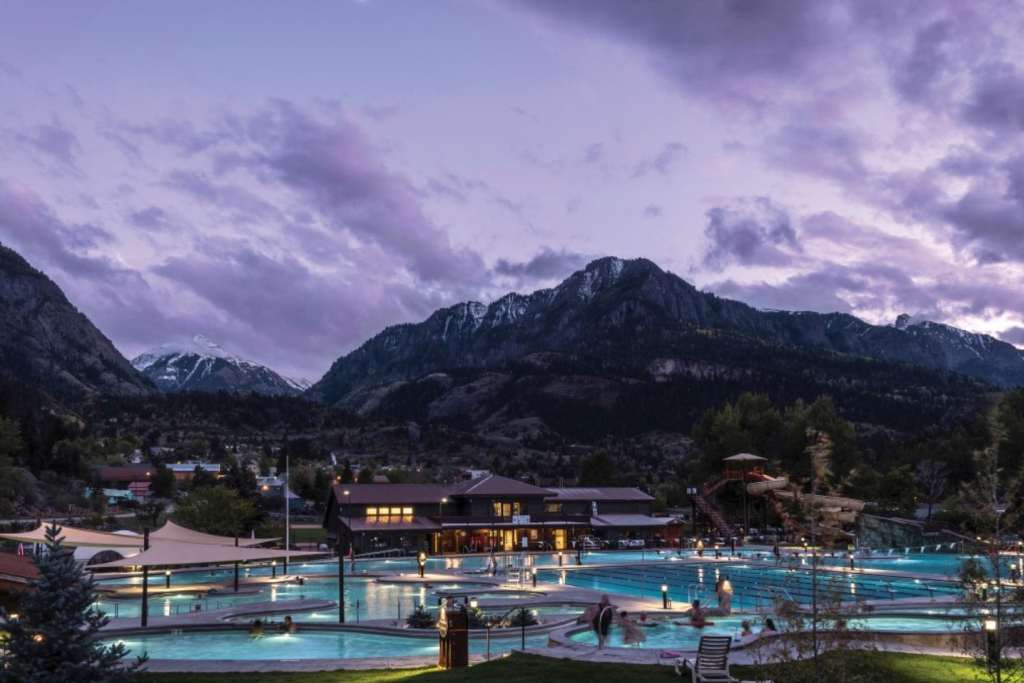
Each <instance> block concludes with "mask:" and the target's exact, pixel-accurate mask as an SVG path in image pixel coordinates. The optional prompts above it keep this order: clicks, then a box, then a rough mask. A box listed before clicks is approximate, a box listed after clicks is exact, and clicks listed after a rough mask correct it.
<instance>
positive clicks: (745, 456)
mask: <svg viewBox="0 0 1024 683" xmlns="http://www.w3.org/2000/svg"><path fill="white" fill-rule="evenodd" d="M722 460H724V461H725V462H765V461H766V460H768V458H762V457H761V456H760V455H754V454H753V453H737V454H736V455H730V456H729V457H728V458H722Z"/></svg>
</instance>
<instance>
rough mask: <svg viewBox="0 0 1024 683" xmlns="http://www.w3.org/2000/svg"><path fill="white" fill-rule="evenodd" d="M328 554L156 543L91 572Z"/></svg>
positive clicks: (97, 567) (174, 542) (291, 558)
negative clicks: (133, 554) (147, 548)
mask: <svg viewBox="0 0 1024 683" xmlns="http://www.w3.org/2000/svg"><path fill="white" fill-rule="evenodd" d="M325 554H327V553H322V552H320V553H316V552H313V553H310V552H297V551H294V550H292V551H287V550H271V549H269V548H241V547H239V548H236V547H234V546H233V545H232V546H227V545H213V544H206V543H180V542H178V541H159V542H157V543H155V544H154V545H151V546H150V547H149V550H146V551H143V552H141V553H139V554H138V555H135V556H134V557H126V558H124V559H122V560H114V561H113V562H104V563H103V564H96V565H93V566H91V567H90V569H123V568H125V567H181V566H185V565H200V564H226V563H233V562H258V561H260V560H283V559H285V558H288V559H290V560H296V559H304V558H308V557H314V556H318V555H325Z"/></svg>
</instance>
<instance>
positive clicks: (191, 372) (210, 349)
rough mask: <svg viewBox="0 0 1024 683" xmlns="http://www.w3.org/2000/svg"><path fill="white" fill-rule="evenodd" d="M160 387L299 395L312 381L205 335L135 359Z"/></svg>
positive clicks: (136, 367)
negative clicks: (250, 357)
mask: <svg viewBox="0 0 1024 683" xmlns="http://www.w3.org/2000/svg"><path fill="white" fill-rule="evenodd" d="M132 365H133V366H134V367H135V369H136V370H138V371H139V372H141V373H142V374H143V375H145V376H146V377H148V378H149V379H150V380H151V381H152V382H153V383H154V384H155V385H156V386H157V388H158V389H160V391H163V392H180V391H207V392H217V391H230V392H234V393H249V392H254V393H257V394H264V395H268V396H280V395H285V396H295V395H298V394H301V393H302V392H303V391H305V390H306V389H308V388H309V383H308V382H304V381H302V380H294V379H290V378H287V377H283V376H282V375H280V374H278V373H277V372H275V371H273V370H271V369H270V368H268V367H266V366H265V365H261V364H259V363H256V362H253V361H250V360H246V359H244V358H239V357H238V356H234V355H231V354H229V353H227V352H226V351H225V350H224V349H223V348H221V346H220V345H219V344H217V343H215V342H213V341H211V340H209V339H207V338H206V337H204V336H203V335H195V336H193V337H192V338H191V339H188V340H186V341H183V342H168V343H165V344H162V345H161V346H159V347H158V348H156V349H153V350H151V351H148V352H146V353H143V354H140V355H138V356H136V357H135V358H134V359H132Z"/></svg>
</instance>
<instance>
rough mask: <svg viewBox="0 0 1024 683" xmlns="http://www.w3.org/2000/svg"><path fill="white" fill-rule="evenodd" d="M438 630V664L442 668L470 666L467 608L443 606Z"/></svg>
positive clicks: (438, 621)
mask: <svg viewBox="0 0 1024 683" xmlns="http://www.w3.org/2000/svg"><path fill="white" fill-rule="evenodd" d="M437 632H438V645H439V648H438V650H439V651H438V657H437V665H438V666H439V667H441V668H442V669H454V668H456V667H460V666H469V615H468V614H467V613H466V610H465V609H460V608H458V607H442V608H441V618H440V619H438V620H437Z"/></svg>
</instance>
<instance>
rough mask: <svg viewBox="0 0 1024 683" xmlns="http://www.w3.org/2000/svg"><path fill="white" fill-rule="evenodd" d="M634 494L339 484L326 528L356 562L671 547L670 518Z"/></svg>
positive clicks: (487, 484)
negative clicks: (587, 540)
mask: <svg viewBox="0 0 1024 683" xmlns="http://www.w3.org/2000/svg"><path fill="white" fill-rule="evenodd" d="M653 504H654V498H652V497H651V496H649V495H648V494H646V493H644V492H643V491H640V490H639V489H636V488H630V487H617V486H613V487H573V488H543V487H540V486H534V485H532V484H527V483H525V482H522V481H518V480H516V479H509V478H508V477H501V476H498V475H493V474H492V475H487V476H484V477H479V478H477V479H470V480H466V481H462V482H459V483H457V484H452V485H447V486H446V485H442V484H335V485H334V486H332V488H331V495H330V498H329V499H328V503H327V511H326V513H325V516H324V527H325V528H326V529H327V530H328V535H329V536H330V537H331V539H332V541H335V542H336V539H337V538H338V535H339V533H341V534H342V535H343V536H344V535H347V534H351V536H350V538H351V540H352V544H353V546H354V549H355V552H356V554H360V553H367V552H372V551H376V550H384V549H391V548H404V549H406V550H410V551H412V550H418V549H427V550H428V551H429V552H431V553H434V554H441V553H461V552H483V551H488V550H491V549H494V550H520V549H530V550H542V549H550V550H566V549H569V548H571V547H572V546H573V542H574V541H575V540H577V539H581V538H582V537H584V536H588V537H592V538H598V539H604V540H607V541H611V542H616V541H618V540H619V539H642V540H644V541H645V542H647V543H654V542H657V541H662V542H666V543H667V542H669V539H670V538H672V537H673V536H676V537H677V536H678V531H677V525H675V524H674V521H675V520H673V519H671V518H668V517H655V516H653V515H652V508H653Z"/></svg>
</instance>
